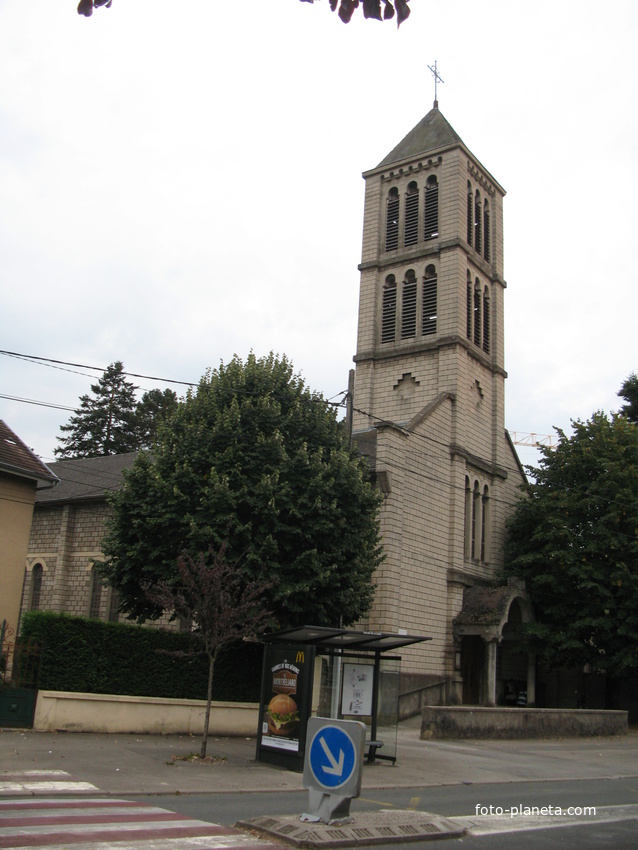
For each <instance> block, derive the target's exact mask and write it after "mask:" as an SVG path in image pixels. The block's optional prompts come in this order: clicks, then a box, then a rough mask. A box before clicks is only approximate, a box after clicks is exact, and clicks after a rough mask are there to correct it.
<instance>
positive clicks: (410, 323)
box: [401, 269, 416, 339]
mask: <svg viewBox="0 0 638 850" xmlns="http://www.w3.org/2000/svg"><path fill="white" fill-rule="evenodd" d="M402 295H403V297H402V302H401V339H409V338H410V337H413V336H416V274H415V273H414V269H408V271H407V272H406V275H405V280H404V281H403V293H402Z"/></svg>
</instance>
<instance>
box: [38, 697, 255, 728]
mask: <svg viewBox="0 0 638 850" xmlns="http://www.w3.org/2000/svg"><path fill="white" fill-rule="evenodd" d="M205 711H206V701H205V700H194V699H183V700H172V699H161V698H159V697H130V696H116V695H113V694H82V693H70V692H67V691H39V692H38V698H37V702H36V707H35V718H34V721H33V727H34V729H38V730H40V731H45V732H51V731H54V730H56V729H62V730H65V731H68V732H123V733H134V734H155V735H178V734H179V735H190V734H193V735H200V734H201V733H202V731H203V728H204V713H205ZM258 722H259V705H258V704H257V703H245V702H213V703H212V706H211V714H210V727H209V732H210V734H211V735H225V736H242V737H254V736H255V735H256V734H257V724H258Z"/></svg>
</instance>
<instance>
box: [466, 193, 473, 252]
mask: <svg viewBox="0 0 638 850" xmlns="http://www.w3.org/2000/svg"><path fill="white" fill-rule="evenodd" d="M473 210H474V193H473V192H472V184H471V183H470V181H469V180H468V181H467V244H468V245H471V244H472V241H473V236H474V215H473Z"/></svg>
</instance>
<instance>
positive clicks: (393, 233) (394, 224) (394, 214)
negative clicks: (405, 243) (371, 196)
mask: <svg viewBox="0 0 638 850" xmlns="http://www.w3.org/2000/svg"><path fill="white" fill-rule="evenodd" d="M398 247H399V190H398V189H397V188H396V187H393V188H392V189H390V193H389V194H388V208H387V211H386V221H385V249H386V251H394V250H395V248H398Z"/></svg>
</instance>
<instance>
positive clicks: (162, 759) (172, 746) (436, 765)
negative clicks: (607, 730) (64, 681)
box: [0, 719, 638, 795]
mask: <svg viewBox="0 0 638 850" xmlns="http://www.w3.org/2000/svg"><path fill="white" fill-rule="evenodd" d="M419 725H420V724H419V721H418V719H414V720H411V721H406V722H404V723H401V724H400V727H399V733H398V749H397V762H396V765H392V764H391V763H390V762H384V761H378V762H376V763H375V764H373V765H368V764H364V767H363V788H368V789H369V788H387V787H412V786H438V785H454V784H463V783H472V784H479V783H500V782H524V781H534V780H559V779H595V778H600V779H603V778H616V777H626V776H638V734H636V733H635V732H634V733H630V734H629V735H626V736H621V737H613V738H563V739H543V740H521V741H512V740H508V741H457V740H447V741H440V740H437V741H421V740H420V738H419ZM199 747H200V739H199V737H189V736H185V735H170V736H165V737H164V736H158V735H118V734H115V735H104V734H86V733H55V732H33V731H30V730H21V729H19V730H14V729H2V730H0V781H1V780H2V775H3V774H7V775H9V774H12V775H13V774H17V773H20V772H23V771H27V770H61V771H66V772H67V773H68V774H70V775H72V776H73V777H74V778H75V779H77V780H82V781H84V782H90V783H92V784H93V785H95V786H96V787H97V788H98V789H99V791H100V792H102V793H107V794H115V795H126V794H128V795H130V794H136V795H137V794H178V793H179V794H196V793H211V792H215V793H223V792H229V791H277V790H302V788H303V784H302V777H301V774H299V773H293V772H291V771H287V770H284V769H282V768H278V767H273V766H271V765H266V764H263V763H262V762H257V761H256V760H255V740H254V739H253V738H214V737H213V738H210V739H209V742H208V755H209V756H217V757H219V759H220V760H219V761H217V762H216V763H213V764H210V763H208V764H201V763H197V762H189V761H181V760H174V759H173V757H174V756H185V755H187V754H189V753H198V752H199Z"/></svg>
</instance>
